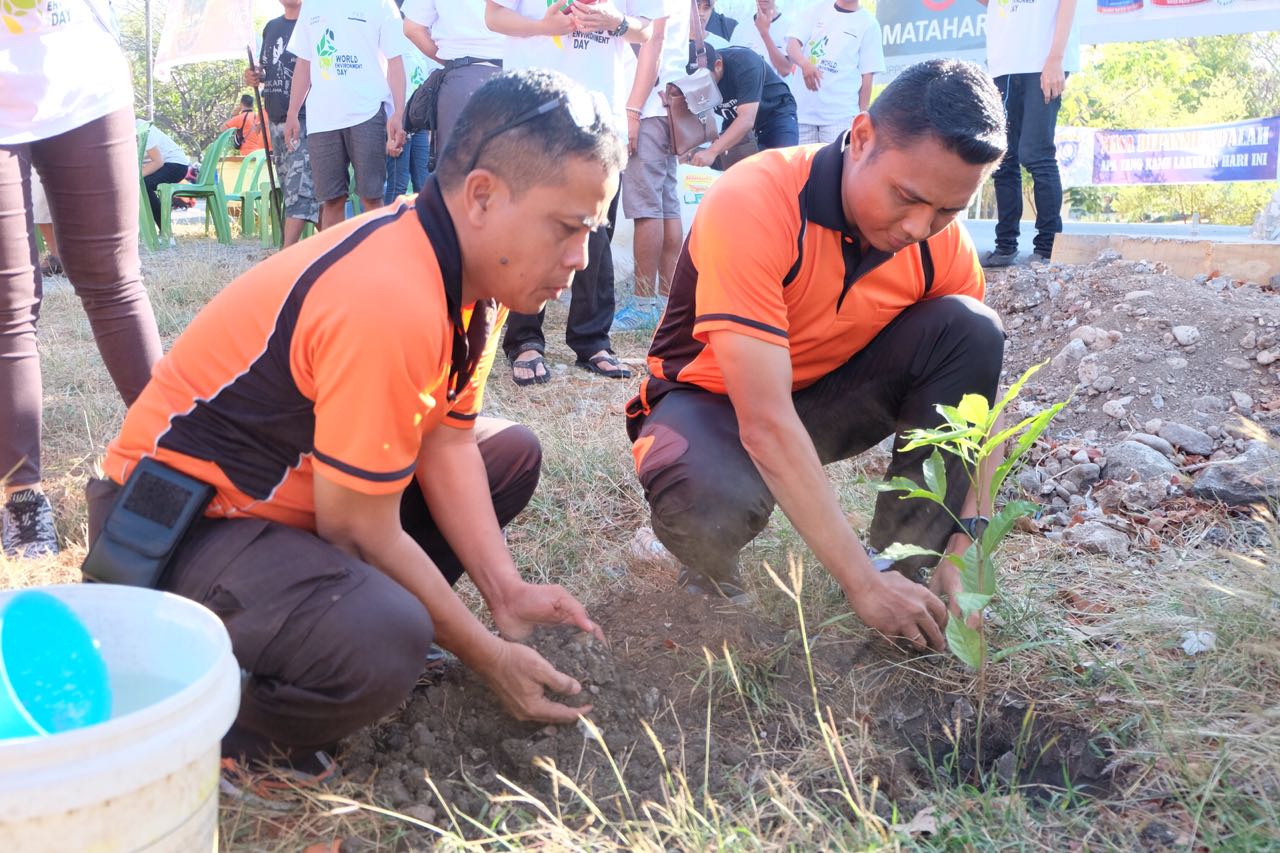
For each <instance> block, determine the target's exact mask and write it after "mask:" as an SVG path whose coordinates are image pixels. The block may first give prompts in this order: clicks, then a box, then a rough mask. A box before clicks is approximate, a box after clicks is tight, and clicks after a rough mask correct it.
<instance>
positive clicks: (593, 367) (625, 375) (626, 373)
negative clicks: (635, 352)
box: [574, 352, 631, 379]
mask: <svg viewBox="0 0 1280 853" xmlns="http://www.w3.org/2000/svg"><path fill="white" fill-rule="evenodd" d="M574 364H576V365H577V366H578V367H581V368H582V369H583V370H586V371H589V372H591V373H595V374H598V375H600V376H603V377H604V378H606V379H630V378H631V371H630V370H629V369H627V368H626V367H624V366H623V364H622V362H620V361H618V357H617V356H615V355H614V354H613V353H611V352H605V353H601V354H600V355H596V356H592V357H591V358H580V359H578V360H577V361H576V362H574ZM603 364H607V365H609V367H610V368H611V369H609V370H606V369H604V368H603V367H601V365H603Z"/></svg>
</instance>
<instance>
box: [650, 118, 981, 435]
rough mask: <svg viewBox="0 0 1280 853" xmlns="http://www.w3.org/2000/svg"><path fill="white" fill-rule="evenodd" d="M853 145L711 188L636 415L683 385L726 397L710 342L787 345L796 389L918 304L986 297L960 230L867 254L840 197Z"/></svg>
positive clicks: (741, 171)
mask: <svg viewBox="0 0 1280 853" xmlns="http://www.w3.org/2000/svg"><path fill="white" fill-rule="evenodd" d="M846 144H847V134H846V135H845V137H844V138H841V139H839V140H836V141H835V142H833V143H831V144H829V145H826V146H817V145H807V146H802V147H799V148H784V149H774V150H770V151H765V152H762V153H760V154H758V155H756V156H755V157H752V158H751V159H750V160H746V161H744V162H742V163H739V164H738V165H736V166H734V167H733V168H732V169H730V170H729V171H727V172H725V174H724V175H723V176H722V177H721V178H720V179H719V180H718V181H716V183H715V184H714V185H713V186H712V187H711V189H710V190H709V191H708V193H707V195H706V196H705V197H704V198H703V200H702V202H701V204H700V205H699V208H698V214H697V216H696V217H695V219H694V221H693V228H692V229H691V230H690V232H689V237H688V239H687V240H686V241H685V244H684V248H683V249H682V250H681V254H680V259H679V262H678V263H677V265H676V271H675V276H674V278H673V280H672V284H671V297H670V301H669V302H668V304H667V311H666V314H665V315H664V316H663V318H662V322H661V323H660V324H659V326H658V329H657V331H656V332H655V333H654V338H653V343H652V345H651V346H650V348H649V372H650V376H649V378H648V379H647V380H646V381H645V383H644V385H642V386H641V393H640V396H639V397H637V398H636V399H635V400H633V401H632V404H631V405H630V406H629V407H628V413H629V414H631V415H633V416H639V415H643V414H645V413H647V412H648V409H649V406H650V405H652V404H653V403H656V402H657V399H658V398H659V397H660V396H661V395H662V394H664V393H666V392H667V391H669V390H672V389H674V388H678V387H680V386H682V385H683V386H689V385H694V386H697V387H699V388H703V389H705V390H707V391H712V392H714V393H717V394H724V393H726V390H725V385H724V377H723V375H722V374H721V372H720V365H719V363H718V362H717V361H716V353H715V351H714V349H713V348H712V347H711V345H710V344H709V343H708V337H709V335H710V333H711V332H715V331H719V330H729V331H734V332H738V333H739V334H743V335H749V336H751V337H753V338H759V339H760V340H763V341H768V342H770V343H774V344H777V345H778V346H782V347H786V348H787V349H788V350H789V351H790V354H791V369H792V383H793V385H792V388H793V390H799V389H801V388H804V387H806V386H808V385H812V384H813V383H814V382H816V381H817V380H818V379H820V378H821V377H823V376H825V375H827V374H828V373H830V372H832V371H833V370H835V369H836V368H838V367H840V366H841V365H843V364H844V363H845V362H847V361H848V360H849V359H850V358H851V357H852V356H853V355H854V354H855V353H857V352H858V351H859V350H861V349H862V348H863V347H865V346H866V345H867V344H868V343H869V342H870V341H871V339H872V338H874V337H875V336H876V335H877V334H878V333H879V332H880V330H881V329H883V328H884V327H885V326H887V325H888V324H889V322H890V321H891V320H893V319H894V318H895V317H897V316H898V314H899V313H901V312H902V311H903V309H905V308H907V307H908V306H910V305H912V304H914V303H916V302H918V301H920V300H922V299H931V298H934V297H938V296H945V295H948V294H964V295H968V296H972V297H974V298H976V299H982V296H983V292H984V281H983V276H982V268H981V266H980V265H979V262H978V255H977V252H976V251H975V249H974V247H973V243H972V241H971V240H970V239H969V235H968V234H967V233H966V232H965V230H964V229H963V228H962V227H961V226H960V225H959V224H958V223H955V222H952V223H951V224H950V225H948V226H947V227H946V228H944V229H943V230H942V231H940V232H939V233H937V234H935V235H934V236H932V237H930V238H929V239H928V240H927V241H925V242H923V243H917V244H915V245H912V246H909V247H907V248H906V249H903V250H902V251H900V252H897V253H889V252H881V251H878V250H875V249H870V250H868V251H866V252H863V251H861V249H860V247H859V242H858V236H857V233H856V232H855V231H853V230H851V229H850V228H849V227H848V225H847V224H846V222H845V218H844V204H843V202H842V199H841V193H840V182H841V176H842V174H843V171H844V149H845V145H846Z"/></svg>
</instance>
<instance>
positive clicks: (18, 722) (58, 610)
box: [0, 590, 111, 740]
mask: <svg viewBox="0 0 1280 853" xmlns="http://www.w3.org/2000/svg"><path fill="white" fill-rule="evenodd" d="M110 716H111V686H110V682H109V681H108V678H107V667H106V664H105V663H104V662H103V660H102V655H101V653H100V652H99V650H98V644H97V642H96V641H95V640H94V639H93V637H92V636H91V635H90V634H89V631H88V630H87V629H86V628H85V627H84V624H83V623H81V621H80V619H79V618H77V616H76V615H75V613H73V612H72V610H71V608H69V607H67V605H65V604H63V603H62V602H61V601H59V600H58V599H56V598H54V597H53V596H52V595H49V594H48V593H45V592H39V591H37V590H28V591H25V592H21V593H19V594H17V595H15V596H14V597H13V598H12V599H10V600H9V603H8V604H7V605H6V606H5V607H4V609H3V610H0V740H4V739H7V738H19V737H30V736H32V735H48V734H54V733H56V732H62V731H67V730H69V729H77V728H81V727H83V726H90V725H93V724H94V723H100V722H102V721H104V720H106V719H107V718H108V717H110Z"/></svg>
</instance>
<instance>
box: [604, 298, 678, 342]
mask: <svg viewBox="0 0 1280 853" xmlns="http://www.w3.org/2000/svg"><path fill="white" fill-rule="evenodd" d="M663 307H664V306H663V304H662V302H661V301H655V302H652V303H641V302H639V301H638V300H637V301H636V302H631V303H628V304H627V305H624V306H623V307H622V310H620V311H619V312H618V313H617V314H615V315H614V317H613V325H612V326H610V327H609V333H610V334H617V333H618V332H647V331H650V330H652V329H656V328H657V327H658V323H659V322H661V321H662V312H663Z"/></svg>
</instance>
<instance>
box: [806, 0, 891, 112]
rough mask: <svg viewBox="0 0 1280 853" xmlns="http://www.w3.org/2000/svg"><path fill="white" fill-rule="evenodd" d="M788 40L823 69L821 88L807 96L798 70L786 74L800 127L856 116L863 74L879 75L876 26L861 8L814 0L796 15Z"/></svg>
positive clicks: (881, 48)
mask: <svg viewBox="0 0 1280 853" xmlns="http://www.w3.org/2000/svg"><path fill="white" fill-rule="evenodd" d="M787 37H788V38H793V39H796V40H797V41H799V42H800V45H801V47H802V48H803V50H804V54H805V56H807V57H809V60H810V61H811V62H813V63H814V64H815V65H817V66H818V67H819V68H821V69H822V84H821V86H820V88H819V89H818V91H816V92H811V91H809V87H807V86H806V85H805V84H804V75H803V74H801V73H800V72H799V71H798V70H797V71H796V72H795V73H794V74H792V75H791V77H790V80H791V93H792V94H793V95H794V96H795V99H796V118H797V119H798V120H799V122H800V124H817V125H827V124H841V123H845V122H849V121H852V120H853V117H854V116H855V115H857V114H858V92H859V90H861V89H862V75H863V74H878V73H880V72H882V71H884V45H883V43H882V41H881V36H880V24H879V23H878V22H877V21H876V17H875V15H872V14H871V13H870V12H868V11H867V10H866V9H858V10H857V11H854V12H847V11H845V10H843V9H839V8H837V7H836V5H835V4H834V3H832V2H831V0H819V2H818V3H817V4H816V5H814V6H811V7H810V8H808V9H804V10H802V11H801V12H800V13H799V14H798V15H796V17H795V20H794V21H792V22H791V26H789V27H787Z"/></svg>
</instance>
